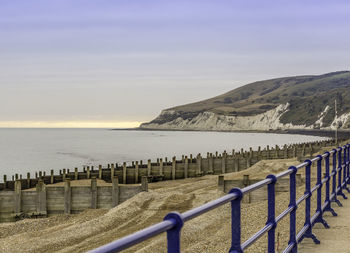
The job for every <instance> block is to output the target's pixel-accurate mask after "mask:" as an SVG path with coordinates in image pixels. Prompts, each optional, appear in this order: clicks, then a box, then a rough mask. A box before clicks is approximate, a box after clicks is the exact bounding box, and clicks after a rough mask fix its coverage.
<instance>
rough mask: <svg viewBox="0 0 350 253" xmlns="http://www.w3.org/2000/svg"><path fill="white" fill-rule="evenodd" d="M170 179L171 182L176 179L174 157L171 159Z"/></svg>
mask: <svg viewBox="0 0 350 253" xmlns="http://www.w3.org/2000/svg"><path fill="white" fill-rule="evenodd" d="M171 178H172V180H175V179H176V157H175V156H174V157H173V162H172V166H171Z"/></svg>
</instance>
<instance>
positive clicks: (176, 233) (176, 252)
mask: <svg viewBox="0 0 350 253" xmlns="http://www.w3.org/2000/svg"><path fill="white" fill-rule="evenodd" d="M164 220H170V221H172V222H173V223H174V227H173V228H172V229H169V230H168V231H167V241H168V253H180V251H181V247H180V237H181V228H182V227H183V225H184V221H183V218H182V215H181V214H180V213H178V212H171V213H168V214H167V215H166V216H165V217H164Z"/></svg>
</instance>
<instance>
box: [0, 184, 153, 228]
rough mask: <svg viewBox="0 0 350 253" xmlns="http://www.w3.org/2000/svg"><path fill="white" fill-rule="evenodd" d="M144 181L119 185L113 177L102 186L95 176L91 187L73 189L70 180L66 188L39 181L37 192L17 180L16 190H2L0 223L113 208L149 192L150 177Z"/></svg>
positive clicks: (0, 195)
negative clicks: (141, 193) (27, 188)
mask: <svg viewBox="0 0 350 253" xmlns="http://www.w3.org/2000/svg"><path fill="white" fill-rule="evenodd" d="M141 181H142V183H141V184H140V185H120V184H119V183H118V178H117V177H114V178H113V180H112V184H111V185H109V184H108V185H102V186H99V185H98V184H97V179H96V177H92V178H91V179H90V186H71V180H70V179H65V182H64V185H50V186H47V185H45V184H44V181H43V180H42V179H39V180H38V182H37V184H36V187H35V189H31V190H23V189H22V187H21V181H20V180H17V181H15V184H14V186H15V190H14V191H0V222H5V221H16V220H19V219H22V218H33V217H34V218H37V217H46V216H48V215H54V214H61V213H65V214H74V213H79V212H82V211H84V210H86V209H89V208H92V209H97V208H103V209H110V208H113V207H115V206H117V205H118V204H120V203H122V202H124V201H126V200H127V199H129V198H131V197H133V196H135V195H136V194H138V193H139V192H141V191H147V190H148V186H147V184H148V182H147V178H145V177H144V178H142V180H141Z"/></svg>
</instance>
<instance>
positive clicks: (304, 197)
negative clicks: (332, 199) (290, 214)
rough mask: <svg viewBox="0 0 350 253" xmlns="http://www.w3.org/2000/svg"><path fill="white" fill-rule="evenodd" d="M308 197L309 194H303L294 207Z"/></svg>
mask: <svg viewBox="0 0 350 253" xmlns="http://www.w3.org/2000/svg"><path fill="white" fill-rule="evenodd" d="M309 196H310V193H307V194H304V195H303V196H301V197H300V198H299V199H298V200H297V201H296V205H297V206H298V205H299V204H300V203H301V202H303V200H305V199H306V198H307V197H309Z"/></svg>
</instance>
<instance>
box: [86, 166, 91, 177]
mask: <svg viewBox="0 0 350 253" xmlns="http://www.w3.org/2000/svg"><path fill="white" fill-rule="evenodd" d="M90 177H91V176H90V166H87V167H86V178H87V179H90Z"/></svg>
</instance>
